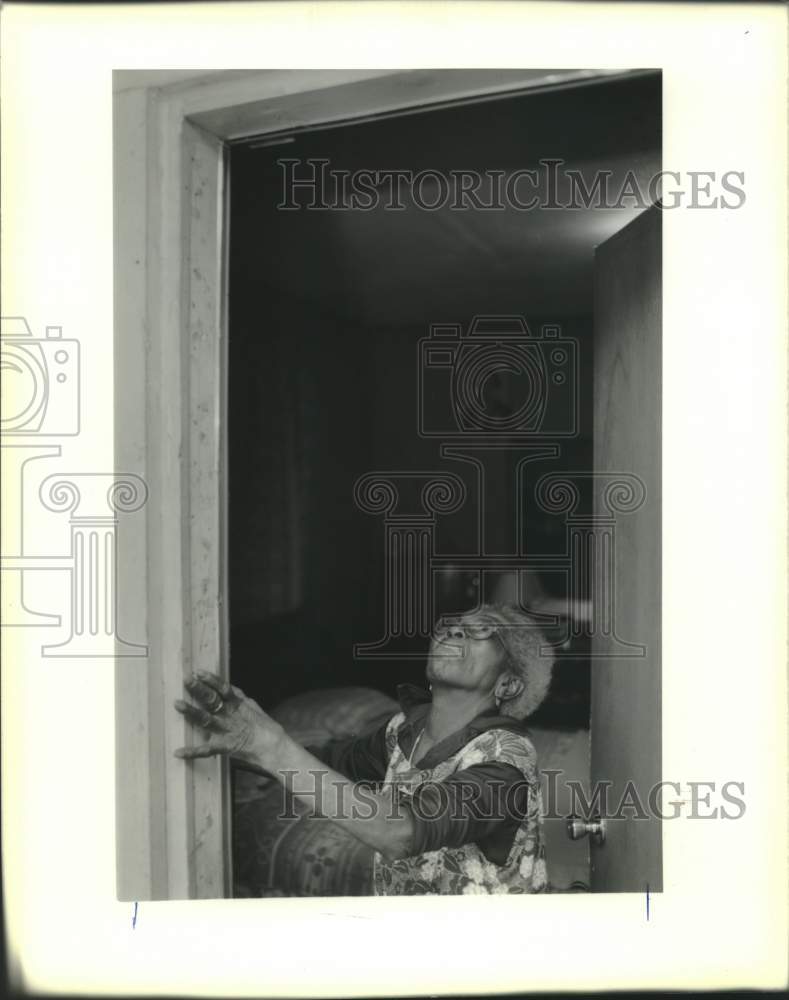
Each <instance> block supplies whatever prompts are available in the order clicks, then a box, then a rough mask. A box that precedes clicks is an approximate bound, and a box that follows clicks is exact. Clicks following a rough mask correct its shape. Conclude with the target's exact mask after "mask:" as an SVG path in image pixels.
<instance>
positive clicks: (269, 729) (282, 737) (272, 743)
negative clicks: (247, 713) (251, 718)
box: [240, 720, 288, 773]
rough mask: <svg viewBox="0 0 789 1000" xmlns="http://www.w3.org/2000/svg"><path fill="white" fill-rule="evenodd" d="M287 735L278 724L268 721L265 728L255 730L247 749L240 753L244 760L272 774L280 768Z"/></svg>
mask: <svg viewBox="0 0 789 1000" xmlns="http://www.w3.org/2000/svg"><path fill="white" fill-rule="evenodd" d="M287 741H288V735H287V733H286V732H285V730H284V729H283V728H282V726H281V725H280V724H279V723H278V722H273V721H271V720H269V721H268V722H267V723H266V726H265V727H261V728H256V731H255V733H254V735H253V738H252V741H251V743H250V745H249V747H248V748H246V749H245V750H244V751H242V754H241V755H240V756H242V757H243V758H244V760H246V761H248V762H249V763H251V764H254V765H255V766H256V767H260V768H262V769H263V770H265V771H269V772H271V773H273V772H274V771H276V770H277V769H278V768H280V767H282V763H283V758H284V757H285V749H286V744H287Z"/></svg>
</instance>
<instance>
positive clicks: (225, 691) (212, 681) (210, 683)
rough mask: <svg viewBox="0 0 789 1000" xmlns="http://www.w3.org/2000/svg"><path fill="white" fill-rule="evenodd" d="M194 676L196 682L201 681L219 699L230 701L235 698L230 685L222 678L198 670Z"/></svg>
mask: <svg viewBox="0 0 789 1000" xmlns="http://www.w3.org/2000/svg"><path fill="white" fill-rule="evenodd" d="M195 676H196V677H197V679H198V681H201V682H202V683H203V684H205V685H206V686H207V687H210V688H211V689H212V690H213V691H215V692H216V693H217V694H218V695H219V697H220V698H222V699H224V701H230V700H232V699H233V697H234V696H235V691H234V688H233V686H232V684H231V683H230V682H229V681H226V680H225V679H224V678H223V677H220V676H219V674H212V673H211V672H210V671H208V670H198V671H197V674H196V675H195Z"/></svg>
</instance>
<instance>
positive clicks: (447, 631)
mask: <svg viewBox="0 0 789 1000" xmlns="http://www.w3.org/2000/svg"><path fill="white" fill-rule="evenodd" d="M488 624H490V623H489V621H487V620H486V619H485V617H484V615H480V614H478V613H469V614H467V615H462V616H460V617H459V618H458V619H456V620H455V621H454V622H452V623H449V624H444V623H439V626H438V628H437V629H436V631H435V632H434V634H433V637H432V639H431V641H430V652H429V653H428V658H427V679H428V681H430V683H431V684H435V683H436V682H438V683H441V684H445V685H447V686H450V687H458V688H465V689H467V690H469V691H480V692H484V693H488V692H490V691H492V690H493V688H494V686H495V684H496V681H497V680H498V678H499V675H500V674H501V671H502V669H503V667H504V664H505V662H506V659H507V655H506V652H505V650H504V647H503V645H502V642H501V639H500V637H499V635H498V634H497V633H496V632H494V633H492V634H491V635H490V636H489V637H488V638H486V639H479V638H477V639H475V638H472V637H471V636H470V635H469V634H468V631H467V630H466V629H465V628H464V626H465V625H488Z"/></svg>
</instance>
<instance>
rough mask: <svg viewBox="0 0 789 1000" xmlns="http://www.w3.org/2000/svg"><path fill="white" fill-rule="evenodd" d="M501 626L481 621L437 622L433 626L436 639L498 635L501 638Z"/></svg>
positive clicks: (491, 636) (485, 637) (478, 638)
mask: <svg viewBox="0 0 789 1000" xmlns="http://www.w3.org/2000/svg"><path fill="white" fill-rule="evenodd" d="M498 633H499V626H498V625H489V624H487V623H481V622H445V621H439V622H436V624H435V626H434V627H433V636H434V638H436V639H443V638H444V637H448V638H454V639H475V640H483V639H492V638H493V636H494V635H495V636H497V637H498V638H499V639H501V637H500V636H499V634H498Z"/></svg>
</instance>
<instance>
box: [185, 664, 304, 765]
mask: <svg viewBox="0 0 789 1000" xmlns="http://www.w3.org/2000/svg"><path fill="white" fill-rule="evenodd" d="M184 687H185V688H186V690H187V691H188V692H189V694H190V695H191V697H192V698H193V699H194V701H195V702H197V705H193V704H190V703H189V702H186V701H181V700H180V699H179V700H178V701H176V702H175V707H176V709H177V710H178V711H179V712H180V713H181V715H183V716H184V718H185V719H186V720H187V722H189V723H191V724H192V725H193V726H196V727H199V728H200V729H203V730H205V732H206V734H207V736H208V742H207V743H200V744H197V745H195V746H191V747H180V748H179V749H178V750H176V751H175V756H176V757H185V758H187V759H191V758H194V757H214V756H216V755H217V754H227V755H229V756H231V757H233V758H235V759H236V760H241V761H244V762H245V763H248V764H254V765H257V766H258V767H264V768H265V767H266V766H267V765H271V766H272V768H273V766H274V762H275V760H276V756H277V749H278V748H279V746H280V743H281V740H282V737H283V736H284V732H285V731H284V730H283V728H282V726H280V725H279V723H278V722H275V721H274V720H273V719H272V718H271V716H269V715H266V713H265V712H264V711H263V709H262V708H261V707H260V706H259V705H258V704H257V703H256V702H254V701H252V699H251V698H247V696H246V695H245V694H244V692H243V691H241V690H239V689H238V688H237V687H233V685H232V684H230V683H229V682H228V681H225V680H223V679H222V678H221V677H218V676H217V675H216V674H210V673H208V672H206V671H202V670H201V671H199V672H198V673H197V674H193V675H192V677H190V678H188V679H187V680H186V681H184Z"/></svg>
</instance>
